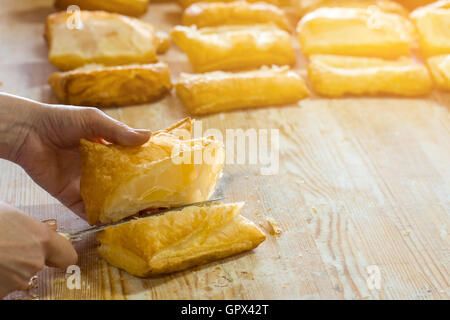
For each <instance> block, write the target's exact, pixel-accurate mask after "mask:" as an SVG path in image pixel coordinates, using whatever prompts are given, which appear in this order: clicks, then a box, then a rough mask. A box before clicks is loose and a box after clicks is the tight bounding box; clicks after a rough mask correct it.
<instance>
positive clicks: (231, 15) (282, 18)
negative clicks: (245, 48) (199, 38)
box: [182, 1, 290, 30]
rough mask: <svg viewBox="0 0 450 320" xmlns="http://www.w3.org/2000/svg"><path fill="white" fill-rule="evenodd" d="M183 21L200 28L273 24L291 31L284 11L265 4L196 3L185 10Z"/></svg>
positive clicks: (185, 23)
mask: <svg viewBox="0 0 450 320" xmlns="http://www.w3.org/2000/svg"><path fill="white" fill-rule="evenodd" d="M182 20H183V24H184V25H196V26H197V27H198V28H203V27H216V26H221V25H233V24H235V25H236V24H237V25H239V24H240V25H245V24H255V23H271V22H273V23H274V24H276V25H277V26H278V27H279V28H281V29H285V30H289V29H290V26H289V21H288V19H287V17H286V15H285V14H284V12H283V10H281V9H279V8H278V7H276V6H274V5H272V4H269V3H264V2H257V3H249V2H246V1H233V2H199V3H194V4H192V5H191V6H189V7H187V8H186V10H184V12H183V17H182Z"/></svg>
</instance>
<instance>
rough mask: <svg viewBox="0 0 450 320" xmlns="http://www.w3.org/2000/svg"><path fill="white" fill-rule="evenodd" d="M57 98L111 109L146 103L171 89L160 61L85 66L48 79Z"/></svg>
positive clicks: (166, 72)
mask: <svg viewBox="0 0 450 320" xmlns="http://www.w3.org/2000/svg"><path fill="white" fill-rule="evenodd" d="M49 83H50V86H51V87H52V88H53V91H54V92H55V94H56V96H57V97H58V99H59V100H60V101H61V102H63V103H65V104H72V105H77V106H94V107H113V106H125V105H133V104H139V103H146V102H150V101H152V100H155V99H157V98H160V97H162V96H163V95H164V94H166V93H168V92H169V91H170V89H171V88H172V84H171V82H170V75H169V67H168V66H167V64H165V63H163V62H158V63H155V64H143V65H127V66H119V67H103V66H95V65H94V66H91V65H88V66H85V67H82V68H79V69H75V70H72V71H66V72H55V73H53V74H52V75H51V76H50V80H49Z"/></svg>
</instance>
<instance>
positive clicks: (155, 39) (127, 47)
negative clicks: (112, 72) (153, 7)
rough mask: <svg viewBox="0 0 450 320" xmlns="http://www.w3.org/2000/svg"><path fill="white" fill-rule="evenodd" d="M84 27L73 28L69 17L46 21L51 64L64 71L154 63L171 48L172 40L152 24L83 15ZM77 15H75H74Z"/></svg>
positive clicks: (63, 15) (52, 17)
mask: <svg viewBox="0 0 450 320" xmlns="http://www.w3.org/2000/svg"><path fill="white" fill-rule="evenodd" d="M77 14H79V18H80V20H79V21H81V25H80V27H81V28H79V29H77V28H76V27H77V26H76V25H75V24H74V25H72V24H71V21H72V20H71V19H75V16H72V14H70V13H66V12H59V13H54V14H51V15H49V16H48V17H47V23H46V38H47V40H48V44H49V60H50V62H51V63H52V64H54V65H55V66H56V67H58V68H60V69H62V70H71V69H75V68H78V67H81V66H83V65H86V64H92V63H95V64H102V65H125V64H132V63H152V62H156V61H157V60H158V58H157V56H156V54H157V53H162V51H164V50H166V49H167V47H168V42H169V38H168V36H167V35H165V34H164V33H163V32H156V30H155V28H153V26H151V25H150V24H147V23H145V22H142V21H140V20H138V19H135V18H130V17H127V16H122V15H119V14H115V13H108V12H103V11H80V12H79V13H77ZM73 15H75V13H74V14H73Z"/></svg>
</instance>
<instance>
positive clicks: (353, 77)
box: [308, 55, 432, 97]
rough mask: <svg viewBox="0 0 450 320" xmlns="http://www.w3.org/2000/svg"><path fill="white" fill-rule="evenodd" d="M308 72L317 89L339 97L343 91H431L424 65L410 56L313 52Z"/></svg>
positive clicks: (402, 94)
mask: <svg viewBox="0 0 450 320" xmlns="http://www.w3.org/2000/svg"><path fill="white" fill-rule="evenodd" d="M310 59H311V61H310V64H309V66H308V75H309V79H310V80H311V84H312V87H313V89H314V91H316V92H317V93H319V94H321V95H324V96H329V97H340V96H342V95H345V94H354V95H363V94H369V95H376V94H394V95H400V96H419V95H424V94H428V93H430V91H431V89H432V82H431V78H430V75H429V73H428V70H427V68H426V67H425V66H424V65H422V64H418V63H415V62H414V61H413V60H412V59H409V58H405V57H404V58H400V59H398V60H394V61H392V60H383V59H378V58H361V57H344V56H333V55H312V56H311V57H310Z"/></svg>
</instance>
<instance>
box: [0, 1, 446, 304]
mask: <svg viewBox="0 0 450 320" xmlns="http://www.w3.org/2000/svg"><path fill="white" fill-rule="evenodd" d="M53 11H54V9H53V7H52V1H51V0H21V1H17V0H3V1H2V8H1V10H0V43H1V45H0V82H1V84H2V86H1V87H0V90H2V91H5V92H9V93H13V94H18V95H22V96H25V97H29V98H32V99H36V100H39V101H43V102H48V103H57V101H56V98H55V97H54V95H53V93H52V92H51V90H50V87H49V85H48V84H47V79H48V76H49V75H50V73H51V72H53V71H55V68H54V67H53V66H51V65H50V63H49V62H48V59H47V47H46V43H45V40H44V38H43V34H44V21H45V18H46V16H47V15H48V14H50V13H51V12H53ZM180 17H181V9H180V8H179V7H178V6H177V5H176V4H174V3H152V4H151V5H150V7H149V11H148V13H147V14H146V15H145V16H144V17H142V19H143V20H144V21H148V22H151V23H153V24H154V25H156V26H157V27H159V28H160V29H162V30H165V31H169V30H170V28H171V27H172V26H173V25H175V24H178V23H180ZM293 42H294V43H296V41H295V39H293ZM296 50H297V51H298V45H297V47H296ZM161 60H163V61H167V62H168V63H169V66H170V69H171V71H172V76H173V79H176V78H177V75H178V74H179V72H180V71H191V68H190V66H189V64H188V63H187V60H186V57H185V56H184V54H183V53H182V52H181V51H180V50H178V49H177V48H176V47H175V46H174V45H173V44H172V47H171V49H170V50H169V52H168V53H167V54H165V55H162V56H161ZM296 69H297V70H298V71H299V73H300V74H302V75H303V76H304V75H305V63H304V59H303V58H301V56H300V54H299V59H298V63H297V66H296ZM105 111H106V112H107V113H108V114H109V115H111V116H113V117H115V118H117V119H119V120H121V121H123V122H125V123H127V124H129V125H131V126H134V127H138V128H150V129H158V128H163V127H165V126H167V125H169V124H171V123H173V122H174V121H176V120H179V119H180V118H182V117H184V116H186V113H185V111H184V109H183V107H182V105H181V104H180V102H179V101H178V100H177V98H176V97H175V96H174V95H173V94H172V95H171V96H168V97H166V98H164V99H162V100H160V101H158V102H155V103H153V104H146V105H140V106H130V107H125V108H118V109H108V110H105ZM449 111H450V94H448V93H447V94H445V93H442V92H433V94H432V95H431V96H430V97H428V98H423V99H400V98H388V97H384V98H383V97H381V98H345V99H322V98H319V97H314V96H313V97H311V98H308V99H306V100H303V101H301V102H300V103H298V104H296V105H291V106H284V107H275V108H266V109H257V110H249V111H236V112H230V113H226V114H217V115H212V116H207V117H203V118H201V120H203V127H204V128H205V129H206V128H218V129H221V130H225V129H226V128H242V129H246V128H256V129H260V128H263V129H279V130H280V170H279V173H278V174H277V175H273V176H263V175H261V174H260V170H259V169H260V167H259V166H257V165H228V166H226V168H225V170H224V176H223V178H222V180H221V181H220V183H219V187H218V191H217V192H218V193H219V194H223V195H225V196H226V197H227V201H230V202H231V201H238V200H245V201H246V206H245V208H244V210H243V215H244V216H246V217H248V218H250V219H251V220H253V221H255V222H256V223H257V224H259V225H261V226H262V228H263V229H264V230H265V231H266V232H267V234H268V238H267V240H266V241H265V242H264V243H263V244H262V245H261V246H260V247H258V248H257V249H255V250H253V251H251V252H247V253H243V254H240V255H238V256H235V257H231V258H228V259H225V260H221V261H218V262H216V263H212V264H208V265H204V266H200V267H197V268H194V269H190V270H187V271H184V272H178V273H175V274H172V275H169V276H165V277H159V278H153V279H139V278H135V277H132V276H130V275H128V274H127V273H126V272H124V271H121V270H118V269H116V268H114V267H112V266H110V265H108V264H107V263H106V262H105V261H103V260H102V259H101V258H99V256H98V255H97V253H96V243H95V239H94V238H88V239H84V240H82V241H79V242H76V243H75V246H76V248H77V250H78V252H79V257H80V261H79V266H80V268H81V278H82V286H81V289H80V290H69V289H68V288H67V286H66V276H67V275H66V273H65V271H64V270H57V269H51V268H48V269H45V270H44V271H42V272H40V273H39V274H38V278H37V283H36V286H34V287H33V288H32V289H30V290H29V291H28V292H16V293H13V294H11V295H10V296H9V297H8V298H10V299H18V298H35V299H449V295H450V287H449V282H450V279H449V268H450V250H449V235H448V232H449V231H450V229H449V227H450V220H449V215H450V115H449ZM0 172H1V183H0V198H1V199H2V200H5V201H7V202H9V203H11V204H13V205H15V206H17V207H19V208H20V209H22V210H24V211H25V212H27V213H28V214H29V215H31V216H33V217H34V218H36V219H39V220H43V219H49V218H56V219H57V221H58V224H59V226H60V229H61V230H63V231H71V230H78V229H81V228H83V227H86V226H87V225H86V223H85V222H84V221H81V220H80V219H77V218H76V216H75V215H74V214H72V213H71V212H70V211H69V210H67V209H65V208H64V207H63V206H62V205H61V204H59V203H58V201H57V200H55V199H54V198H52V197H51V196H49V195H48V194H47V193H46V192H45V191H43V190H42V189H40V188H39V187H37V186H36V185H35V184H34V183H33V182H32V181H31V179H30V178H29V177H27V175H26V174H25V173H24V172H23V171H22V169H20V168H19V167H17V166H15V165H14V164H11V163H8V162H6V161H0ZM269 216H270V217H273V218H274V219H275V220H276V221H277V222H278V224H279V226H280V227H281V229H282V233H281V234H280V235H277V236H275V235H271V234H270V233H269V232H268V231H269V226H268V224H267V221H266V218H267V217H269ZM372 265H375V266H377V267H378V268H379V270H380V272H381V287H380V288H379V289H371V288H369V286H368V282H367V279H368V271H367V267H368V266H372Z"/></svg>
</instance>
